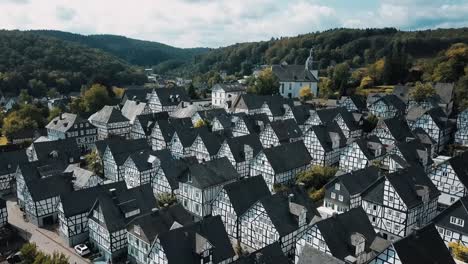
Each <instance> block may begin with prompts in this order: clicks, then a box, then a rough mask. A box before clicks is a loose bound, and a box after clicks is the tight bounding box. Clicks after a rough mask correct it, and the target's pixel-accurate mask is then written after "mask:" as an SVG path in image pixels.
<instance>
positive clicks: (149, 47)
mask: <svg viewBox="0 0 468 264" xmlns="http://www.w3.org/2000/svg"><path fill="white" fill-rule="evenodd" d="M30 32H32V33H35V34H39V35H44V36H50V37H55V38H58V39H62V40H66V41H71V42H76V43H79V44H82V45H86V46H89V47H92V48H97V49H102V50H104V51H107V52H109V53H110V54H113V55H115V56H117V57H119V58H121V59H123V60H125V61H127V62H128V63H131V64H134V65H139V66H149V67H151V66H153V65H157V64H160V63H163V62H164V63H166V64H170V65H181V64H183V63H185V62H188V61H191V60H192V59H193V57H194V56H195V55H199V54H202V53H205V52H206V51H208V49H207V48H191V49H182V48H176V47H172V46H169V45H166V44H162V43H158V42H152V41H143V40H137V39H131V38H127V37H123V36H116V35H89V36H84V35H80V34H73V33H68V32H62V31H55V30H35V31H30Z"/></svg>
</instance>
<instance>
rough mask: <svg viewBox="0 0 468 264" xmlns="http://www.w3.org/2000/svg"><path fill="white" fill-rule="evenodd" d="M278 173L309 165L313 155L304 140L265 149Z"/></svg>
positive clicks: (264, 151)
mask: <svg viewBox="0 0 468 264" xmlns="http://www.w3.org/2000/svg"><path fill="white" fill-rule="evenodd" d="M263 153H265V156H266V157H267V159H268V161H269V162H270V164H271V166H272V167H273V170H274V171H275V173H276V174H278V173H282V172H286V171H290V170H292V169H295V168H299V167H302V166H306V165H309V164H310V162H311V160H312V157H311V156H310V153H309V151H308V150H307V148H306V147H305V145H304V142H303V141H296V142H293V143H287V144H282V145H279V146H276V147H273V148H267V149H264V150H263Z"/></svg>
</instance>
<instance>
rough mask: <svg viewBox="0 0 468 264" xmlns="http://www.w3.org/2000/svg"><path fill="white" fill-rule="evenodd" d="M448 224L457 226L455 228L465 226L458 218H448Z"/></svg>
mask: <svg viewBox="0 0 468 264" xmlns="http://www.w3.org/2000/svg"><path fill="white" fill-rule="evenodd" d="M450 223H451V224H454V225H457V226H461V227H463V226H464V225H465V221H464V220H463V219H460V218H458V217H454V216H451V217H450Z"/></svg>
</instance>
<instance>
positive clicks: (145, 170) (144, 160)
mask: <svg viewBox="0 0 468 264" xmlns="http://www.w3.org/2000/svg"><path fill="white" fill-rule="evenodd" d="M171 161H172V156H171V153H170V152H169V150H167V149H163V150H158V151H152V150H148V149H147V150H141V151H138V152H134V153H132V154H130V156H129V157H128V158H127V160H126V161H125V162H124V164H123V178H124V180H125V183H126V184H127V188H134V187H137V186H140V185H143V184H151V183H152V181H153V178H154V177H155V176H156V172H157V171H158V170H159V168H160V167H161V163H166V162H171Z"/></svg>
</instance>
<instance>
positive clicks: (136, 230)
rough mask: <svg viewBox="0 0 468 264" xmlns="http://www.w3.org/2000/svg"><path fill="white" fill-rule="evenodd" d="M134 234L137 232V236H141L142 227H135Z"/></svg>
mask: <svg viewBox="0 0 468 264" xmlns="http://www.w3.org/2000/svg"><path fill="white" fill-rule="evenodd" d="M133 232H135V234H137V235H141V229H140V227H139V226H135V227H134V228H133Z"/></svg>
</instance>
